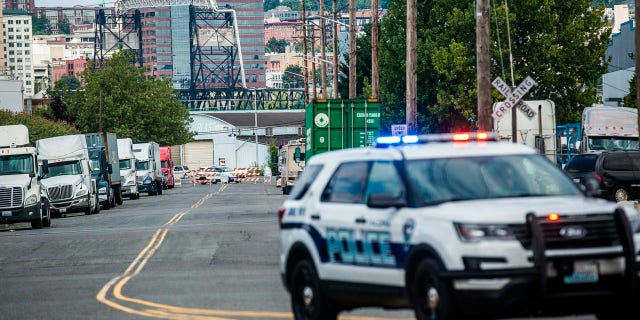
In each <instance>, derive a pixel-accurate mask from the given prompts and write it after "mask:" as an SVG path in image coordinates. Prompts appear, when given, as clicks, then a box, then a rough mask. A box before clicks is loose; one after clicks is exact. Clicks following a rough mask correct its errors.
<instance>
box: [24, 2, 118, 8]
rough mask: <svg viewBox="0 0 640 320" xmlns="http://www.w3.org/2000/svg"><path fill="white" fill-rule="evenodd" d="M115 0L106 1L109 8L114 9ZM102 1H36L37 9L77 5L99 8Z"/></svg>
mask: <svg viewBox="0 0 640 320" xmlns="http://www.w3.org/2000/svg"><path fill="white" fill-rule="evenodd" d="M114 2H115V1H114V0H104V3H105V5H106V6H107V7H113V3H114ZM101 3H102V0H36V1H35V5H36V7H73V6H75V5H81V6H89V7H94V6H99V5H100V4H101Z"/></svg>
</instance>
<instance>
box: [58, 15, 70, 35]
mask: <svg viewBox="0 0 640 320" xmlns="http://www.w3.org/2000/svg"><path fill="white" fill-rule="evenodd" d="M58 32H59V33H61V34H71V23H70V22H69V19H68V18H66V17H65V18H64V19H62V20H60V21H58Z"/></svg>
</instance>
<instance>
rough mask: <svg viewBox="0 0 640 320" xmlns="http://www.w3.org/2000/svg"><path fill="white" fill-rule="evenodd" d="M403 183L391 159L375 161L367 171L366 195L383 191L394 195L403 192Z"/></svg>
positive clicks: (397, 195)
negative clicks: (368, 171)
mask: <svg viewBox="0 0 640 320" xmlns="http://www.w3.org/2000/svg"><path fill="white" fill-rule="evenodd" d="M403 191H404V185H403V184H402V179H401V178H400V176H399V175H398V171H397V170H396V167H395V166H394V165H393V162H391V161H375V162H373V164H372V166H371V171H370V173H369V182H367V192H366V195H367V197H369V195H371V194H376V193H385V194H391V195H393V196H395V197H400V196H401V195H402V194H403Z"/></svg>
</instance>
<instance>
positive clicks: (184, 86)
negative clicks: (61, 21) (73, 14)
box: [93, 0, 305, 111]
mask: <svg viewBox="0 0 640 320" xmlns="http://www.w3.org/2000/svg"><path fill="white" fill-rule="evenodd" d="M173 6H187V7H188V8H189V23H188V25H189V38H190V39H189V40H190V41H189V43H190V48H189V59H188V60H189V68H190V72H189V73H188V74H189V75H188V76H187V78H184V77H183V78H181V79H178V80H176V75H175V71H176V70H175V69H174V70H173V72H174V74H173V77H174V78H173V83H174V88H175V89H176V91H177V92H178V93H179V97H180V100H181V101H182V102H183V103H184V104H185V105H186V106H187V107H188V108H189V109H190V110H192V111H218V110H220V111H227V110H254V109H261V110H265V109H280V110H282V109H304V107H305V96H304V94H305V92H304V90H303V89H253V88H247V85H246V83H245V79H246V77H245V69H244V62H243V56H242V46H241V42H240V33H239V31H238V22H237V17H236V11H235V10H234V9H233V8H231V7H230V6H229V5H228V4H227V5H225V6H224V7H223V8H220V7H218V5H217V2H216V0H116V2H115V14H111V13H105V11H104V10H102V9H101V10H99V11H98V12H97V13H96V31H95V43H94V57H93V58H94V61H96V64H97V65H98V67H100V66H102V63H103V62H104V60H105V59H106V58H107V57H108V56H109V55H111V54H112V53H114V52H115V51H117V50H120V49H122V50H131V51H134V52H135V53H136V55H135V57H136V58H135V63H136V64H137V65H139V66H140V67H143V66H144V65H145V64H144V63H145V54H144V49H145V48H144V46H143V45H144V43H143V17H142V14H141V12H140V10H141V9H148V8H155V7H173ZM173 55H174V56H175V55H176V53H173ZM152 63H153V62H151V64H152ZM149 64H150V62H149V61H147V65H149ZM152 68H155V67H154V66H152Z"/></svg>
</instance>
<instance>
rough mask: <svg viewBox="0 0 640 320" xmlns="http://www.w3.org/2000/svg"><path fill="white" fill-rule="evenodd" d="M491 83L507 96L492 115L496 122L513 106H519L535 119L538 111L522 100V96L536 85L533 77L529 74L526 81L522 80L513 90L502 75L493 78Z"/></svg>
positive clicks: (518, 107)
mask: <svg viewBox="0 0 640 320" xmlns="http://www.w3.org/2000/svg"><path fill="white" fill-rule="evenodd" d="M491 85H493V86H494V87H495V88H496V89H498V91H499V92H500V93H501V94H502V95H503V96H505V97H506V99H505V101H504V103H502V105H500V106H499V107H497V108H496V110H493V114H492V115H491V116H492V117H493V119H494V120H495V121H496V122H497V121H498V120H500V119H502V117H503V116H504V115H506V114H507V113H508V111H510V110H511V108H517V109H518V110H520V111H522V112H523V113H524V114H525V115H526V116H527V118H529V119H533V118H534V117H535V116H536V112H535V111H534V110H533V109H531V107H529V105H528V104H527V103H526V102H524V101H522V97H523V96H524V95H525V94H527V92H529V90H531V88H533V86H535V85H536V82H535V81H534V80H533V79H532V78H531V77H529V76H527V78H525V79H524V81H522V82H521V83H520V85H519V86H518V87H517V88H516V89H515V90H513V91H511V88H510V87H509V85H508V84H507V83H506V82H504V80H502V79H501V78H500V77H497V78H496V79H495V80H493V82H491Z"/></svg>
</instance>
